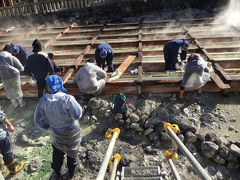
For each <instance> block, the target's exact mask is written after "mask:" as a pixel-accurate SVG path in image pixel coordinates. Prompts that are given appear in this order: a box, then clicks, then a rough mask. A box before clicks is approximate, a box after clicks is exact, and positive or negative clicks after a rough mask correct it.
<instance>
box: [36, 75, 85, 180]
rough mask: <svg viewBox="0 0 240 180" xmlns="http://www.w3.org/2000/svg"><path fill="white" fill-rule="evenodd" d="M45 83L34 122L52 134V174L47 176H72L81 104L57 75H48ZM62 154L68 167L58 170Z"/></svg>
mask: <svg viewBox="0 0 240 180" xmlns="http://www.w3.org/2000/svg"><path fill="white" fill-rule="evenodd" d="M46 84H47V90H48V93H46V94H45V95H44V96H43V97H42V98H41V99H40V100H39V102H38V104H37V107H36V110H35V113H34V122H35V124H36V126H37V127H38V128H40V129H42V130H48V132H49V133H50V136H51V143H52V149H53V154H52V166H51V167H52V169H53V174H52V176H51V178H50V179H62V178H63V176H64V178H65V179H71V178H72V177H73V176H74V173H75V172H76V171H75V170H76V168H77V165H78V163H79V161H78V152H79V148H80V142H81V134H80V124H79V119H80V118H81V116H82V107H81V106H80V104H79V103H78V102H77V101H76V99H75V98H74V97H73V96H72V95H69V94H66V89H65V88H64V87H63V82H62V80H61V78H60V77H59V76H58V75H50V76H48V77H47V79H46ZM65 154H66V156H67V168H68V171H67V172H66V173H65V174H61V173H60V170H61V167H62V165H63V162H64V156H65Z"/></svg>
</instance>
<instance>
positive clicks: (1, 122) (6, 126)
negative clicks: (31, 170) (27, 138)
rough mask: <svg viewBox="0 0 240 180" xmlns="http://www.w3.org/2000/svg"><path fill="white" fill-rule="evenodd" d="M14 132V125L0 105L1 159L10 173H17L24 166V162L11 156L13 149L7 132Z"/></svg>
mask: <svg viewBox="0 0 240 180" xmlns="http://www.w3.org/2000/svg"><path fill="white" fill-rule="evenodd" d="M7 131H9V132H14V131H15V127H14V126H13V125H12V123H11V122H10V121H9V120H8V118H7V117H6V114H5V113H4V112H3V110H2V107H1V106H0V152H1V154H2V156H3V161H4V164H5V166H6V167H7V169H8V171H9V172H10V174H17V173H18V172H19V171H21V170H22V169H23V168H24V162H22V161H21V162H18V161H16V160H14V158H13V151H12V146H11V142H10V137H9V135H8V132H7Z"/></svg>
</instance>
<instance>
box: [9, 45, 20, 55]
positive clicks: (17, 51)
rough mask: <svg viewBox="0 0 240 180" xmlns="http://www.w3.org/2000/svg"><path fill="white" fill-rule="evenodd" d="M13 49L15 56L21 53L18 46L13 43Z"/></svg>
mask: <svg viewBox="0 0 240 180" xmlns="http://www.w3.org/2000/svg"><path fill="white" fill-rule="evenodd" d="M11 48H12V53H13V54H18V53H19V51H20V49H19V47H18V46H17V45H16V44H12V43H11Z"/></svg>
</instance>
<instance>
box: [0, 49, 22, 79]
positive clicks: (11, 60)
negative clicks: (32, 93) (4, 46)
mask: <svg viewBox="0 0 240 180" xmlns="http://www.w3.org/2000/svg"><path fill="white" fill-rule="evenodd" d="M0 58H1V61H0V76H1V79H2V80H7V79H11V78H13V77H17V76H19V75H20V71H23V70H24V67H23V66H22V65H21V63H20V61H19V60H18V59H17V58H15V57H14V56H12V54H10V53H9V52H7V51H3V52H1V53H0Z"/></svg>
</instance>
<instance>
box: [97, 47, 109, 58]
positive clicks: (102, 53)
mask: <svg viewBox="0 0 240 180" xmlns="http://www.w3.org/2000/svg"><path fill="white" fill-rule="evenodd" d="M107 53H108V52H107V50H106V49H101V50H100V52H99V55H100V57H101V58H102V59H104V58H106V57H107Z"/></svg>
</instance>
